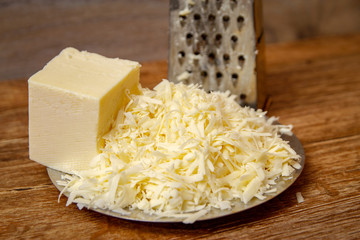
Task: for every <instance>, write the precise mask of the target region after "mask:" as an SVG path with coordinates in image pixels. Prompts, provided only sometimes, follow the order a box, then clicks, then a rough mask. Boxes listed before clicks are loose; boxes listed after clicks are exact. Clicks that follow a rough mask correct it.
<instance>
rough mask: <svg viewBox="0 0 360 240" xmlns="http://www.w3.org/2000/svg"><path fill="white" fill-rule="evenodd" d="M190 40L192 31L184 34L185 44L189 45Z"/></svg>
mask: <svg viewBox="0 0 360 240" xmlns="http://www.w3.org/2000/svg"><path fill="white" fill-rule="evenodd" d="M192 40H193V35H192V33H187V34H186V44H187V45H190V44H191V42H192Z"/></svg>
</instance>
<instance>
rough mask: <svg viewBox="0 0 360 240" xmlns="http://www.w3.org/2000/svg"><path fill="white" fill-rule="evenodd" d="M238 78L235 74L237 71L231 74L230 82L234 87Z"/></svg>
mask: <svg viewBox="0 0 360 240" xmlns="http://www.w3.org/2000/svg"><path fill="white" fill-rule="evenodd" d="M238 80H239V76H238V75H237V73H233V74H231V82H232V84H233V86H234V87H236V85H237V84H238Z"/></svg>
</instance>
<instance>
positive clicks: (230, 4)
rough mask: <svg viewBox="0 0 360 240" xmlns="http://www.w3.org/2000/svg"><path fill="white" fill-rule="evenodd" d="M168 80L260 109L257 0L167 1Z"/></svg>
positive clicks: (261, 77)
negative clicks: (223, 94)
mask: <svg viewBox="0 0 360 240" xmlns="http://www.w3.org/2000/svg"><path fill="white" fill-rule="evenodd" d="M169 46H170V51H169V70H168V78H169V80H170V81H173V82H183V83H186V84H189V83H197V84H200V85H202V87H203V88H204V89H205V90H206V91H226V90H229V91H230V92H231V93H232V94H234V95H236V96H237V100H238V101H239V103H240V104H241V105H248V106H251V107H254V108H256V107H258V108H264V106H265V91H264V87H265V86H264V82H263V81H264V58H263V54H264V49H263V48H264V37H263V28H262V2H261V0H171V1H170V44H169Z"/></svg>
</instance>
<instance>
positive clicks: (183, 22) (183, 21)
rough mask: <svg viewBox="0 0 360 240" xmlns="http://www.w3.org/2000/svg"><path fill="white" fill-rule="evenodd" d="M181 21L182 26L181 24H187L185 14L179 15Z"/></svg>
mask: <svg viewBox="0 0 360 240" xmlns="http://www.w3.org/2000/svg"><path fill="white" fill-rule="evenodd" d="M179 23H180V26H181V27H184V26H185V24H186V16H185V15H181V16H180V17H179Z"/></svg>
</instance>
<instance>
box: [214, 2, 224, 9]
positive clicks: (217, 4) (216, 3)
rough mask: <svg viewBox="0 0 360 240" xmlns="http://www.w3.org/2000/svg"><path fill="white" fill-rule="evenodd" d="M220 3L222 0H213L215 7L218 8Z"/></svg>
mask: <svg viewBox="0 0 360 240" xmlns="http://www.w3.org/2000/svg"><path fill="white" fill-rule="evenodd" d="M222 3H223V1H222V0H216V2H215V5H216V8H217V9H220V8H221V5H222Z"/></svg>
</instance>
